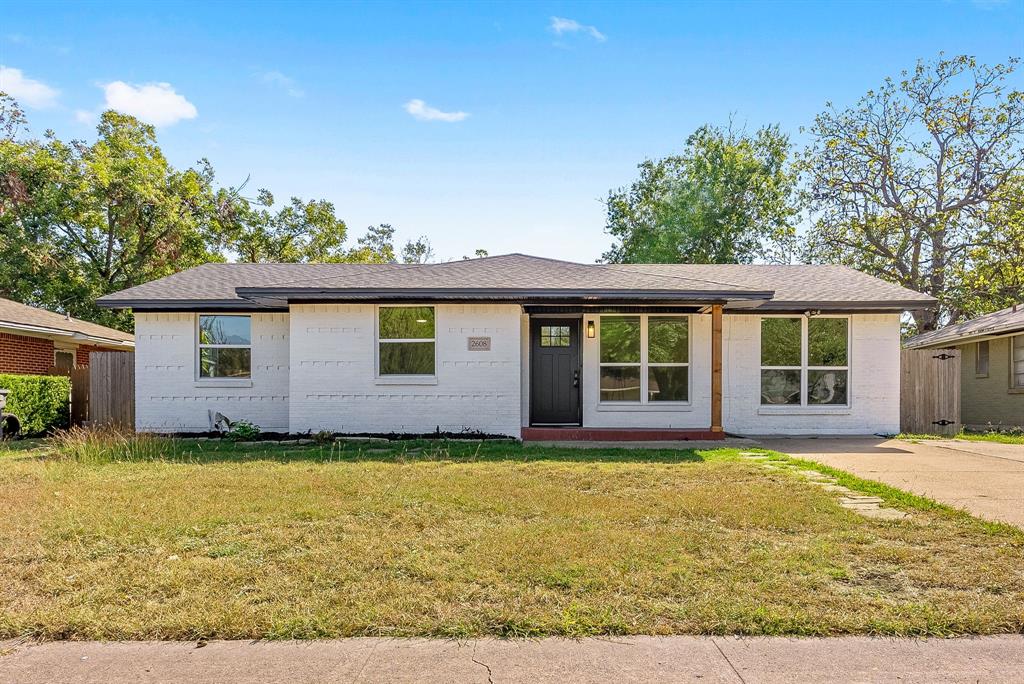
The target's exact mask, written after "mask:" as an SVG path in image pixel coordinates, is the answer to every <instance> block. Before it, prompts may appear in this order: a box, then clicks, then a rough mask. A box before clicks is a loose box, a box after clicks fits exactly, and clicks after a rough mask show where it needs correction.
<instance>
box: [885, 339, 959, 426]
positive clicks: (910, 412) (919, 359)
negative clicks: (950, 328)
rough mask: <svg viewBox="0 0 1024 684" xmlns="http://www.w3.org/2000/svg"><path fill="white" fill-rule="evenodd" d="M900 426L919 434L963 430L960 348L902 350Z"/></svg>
mask: <svg viewBox="0 0 1024 684" xmlns="http://www.w3.org/2000/svg"><path fill="white" fill-rule="evenodd" d="M900 375H901V377H900V429H902V430H903V432H911V433H915V434H936V435H955V434H956V433H958V432H960V428H961V427H962V426H961V424H960V350H958V349H904V350H903V351H902V352H900Z"/></svg>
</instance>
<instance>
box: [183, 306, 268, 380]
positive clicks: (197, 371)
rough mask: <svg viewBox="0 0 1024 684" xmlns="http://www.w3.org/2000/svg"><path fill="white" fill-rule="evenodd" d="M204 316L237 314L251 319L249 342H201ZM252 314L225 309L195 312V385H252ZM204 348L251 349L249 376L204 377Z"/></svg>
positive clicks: (193, 337) (193, 322)
mask: <svg viewBox="0 0 1024 684" xmlns="http://www.w3.org/2000/svg"><path fill="white" fill-rule="evenodd" d="M203 316H237V317H240V318H248V319H249V344H201V343H200V342H199V332H200V330H199V319H200V318H201V317H203ZM252 323H253V321H252V314H241V313H234V312H224V311H201V312H197V313H196V314H195V318H194V320H193V321H192V324H193V328H194V331H193V335H192V339H194V340H195V342H196V344H195V349H196V353H195V368H194V372H195V385H196V387H252V375H253V373H252V370H253V368H252V367H253V358H252V347H253V345H252V339H253V332H252ZM203 349H248V350H249V377H247V378H204V377H203V376H202V374H201V361H202V357H203V351H202V350H203Z"/></svg>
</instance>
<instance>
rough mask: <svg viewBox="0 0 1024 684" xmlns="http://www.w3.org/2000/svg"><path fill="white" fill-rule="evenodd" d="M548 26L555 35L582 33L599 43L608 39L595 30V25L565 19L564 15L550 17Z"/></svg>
mask: <svg viewBox="0 0 1024 684" xmlns="http://www.w3.org/2000/svg"><path fill="white" fill-rule="evenodd" d="M549 28H550V29H551V30H552V31H554V33H555V35H556V36H561V35H563V34H565V33H583V34H586V35H588V36H590V37H591V38H593V39H594V40H596V41H597V42H599V43H603V42H604V41H606V40H608V38H606V37H605V35H604V34H603V33H601V32H600V31H598V30H597V27H596V26H589V25H587V24H581V23H580V22H578V21H576V20H575V19H565V18H564V17H551V24H550V26H549Z"/></svg>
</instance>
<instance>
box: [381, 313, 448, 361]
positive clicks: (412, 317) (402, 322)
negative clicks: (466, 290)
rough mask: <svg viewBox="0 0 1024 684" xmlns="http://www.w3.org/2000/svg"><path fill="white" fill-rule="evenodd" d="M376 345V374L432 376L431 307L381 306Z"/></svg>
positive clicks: (432, 326) (432, 336)
mask: <svg viewBox="0 0 1024 684" xmlns="http://www.w3.org/2000/svg"><path fill="white" fill-rule="evenodd" d="M377 343H378V344H377V347H378V357H377V371H378V374H379V375H434V362H435V361H434V307H432V306H381V307H380V308H379V309H378V313H377Z"/></svg>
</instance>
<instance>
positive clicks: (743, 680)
mask: <svg viewBox="0 0 1024 684" xmlns="http://www.w3.org/2000/svg"><path fill="white" fill-rule="evenodd" d="M711 643H713V644H714V645H715V648H717V649H718V652H719V653H721V654H722V657H723V658H725V662H727V663H729V667H731V668H732V671H733V674H735V675H736V678H737V679H739V680H740V684H747V680H745V679H744V678H743V675H741V674H740V671H739V670H737V669H736V666H735V665H733V664H732V661H731V660H729V656H727V655H725V651H723V650H722V647H721V646H719V645H718V641H717V640H716V639H712V640H711Z"/></svg>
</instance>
